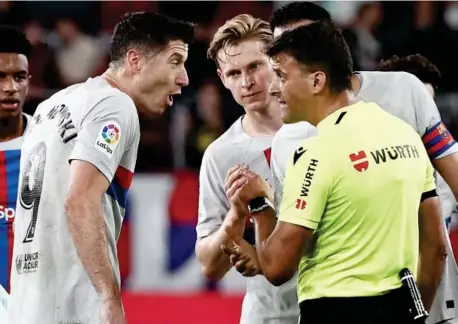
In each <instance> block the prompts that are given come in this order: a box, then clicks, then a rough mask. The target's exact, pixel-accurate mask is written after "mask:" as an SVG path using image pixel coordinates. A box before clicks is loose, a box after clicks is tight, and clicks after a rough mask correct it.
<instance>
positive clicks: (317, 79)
mask: <svg viewBox="0 0 458 324" xmlns="http://www.w3.org/2000/svg"><path fill="white" fill-rule="evenodd" d="M326 80H327V78H326V74H325V73H324V72H322V71H316V72H314V73H311V74H310V76H309V83H310V86H311V89H312V94H314V95H317V94H319V93H320V92H321V91H323V89H324V87H325V85H326Z"/></svg>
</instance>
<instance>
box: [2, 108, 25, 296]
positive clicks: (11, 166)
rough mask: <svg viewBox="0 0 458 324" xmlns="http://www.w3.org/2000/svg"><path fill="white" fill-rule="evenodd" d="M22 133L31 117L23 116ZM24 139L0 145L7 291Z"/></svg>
mask: <svg viewBox="0 0 458 324" xmlns="http://www.w3.org/2000/svg"><path fill="white" fill-rule="evenodd" d="M23 119H24V131H27V127H28V126H29V125H30V119H31V117H30V116H29V115H26V114H23ZM23 140H24V137H23V136H21V137H17V138H15V139H12V140H10V141H7V142H1V143H0V285H2V287H3V288H5V289H6V291H9V286H10V269H11V257H12V254H13V237H14V236H13V221H14V216H15V215H16V199H17V187H18V180H19V162H20V159H21V146H22V142H23Z"/></svg>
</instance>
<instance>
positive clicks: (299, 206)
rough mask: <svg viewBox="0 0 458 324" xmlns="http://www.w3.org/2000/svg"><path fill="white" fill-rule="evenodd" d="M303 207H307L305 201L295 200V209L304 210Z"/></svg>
mask: <svg viewBox="0 0 458 324" xmlns="http://www.w3.org/2000/svg"><path fill="white" fill-rule="evenodd" d="M305 206H307V203H306V202H305V200H302V199H297V200H296V209H301V210H302V209H305Z"/></svg>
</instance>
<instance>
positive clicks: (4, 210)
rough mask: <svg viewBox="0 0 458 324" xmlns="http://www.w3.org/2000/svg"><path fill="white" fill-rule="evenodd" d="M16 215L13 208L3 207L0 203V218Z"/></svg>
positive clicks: (10, 217)
mask: <svg viewBox="0 0 458 324" xmlns="http://www.w3.org/2000/svg"><path fill="white" fill-rule="evenodd" d="M15 215H16V211H15V209H14V208H8V207H3V206H2V205H0V219H6V220H9V219H13V218H14V216H15Z"/></svg>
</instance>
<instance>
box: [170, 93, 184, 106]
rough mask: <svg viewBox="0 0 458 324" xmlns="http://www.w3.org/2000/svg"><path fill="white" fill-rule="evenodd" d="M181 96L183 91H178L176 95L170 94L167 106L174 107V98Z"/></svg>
mask: <svg viewBox="0 0 458 324" xmlns="http://www.w3.org/2000/svg"><path fill="white" fill-rule="evenodd" d="M180 94H181V90H178V91H175V92H174V93H171V94H169V96H168V97H167V105H169V107H172V105H173V97H174V96H178V95H180Z"/></svg>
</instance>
